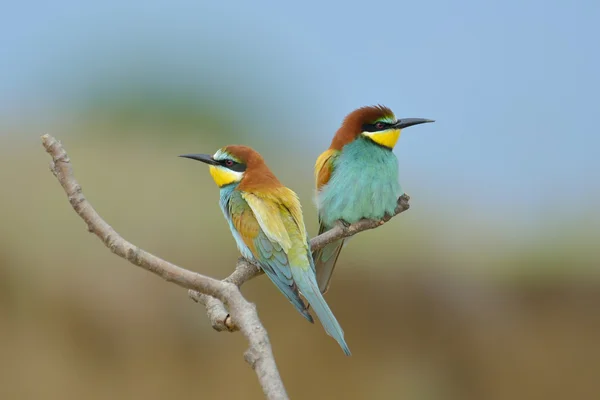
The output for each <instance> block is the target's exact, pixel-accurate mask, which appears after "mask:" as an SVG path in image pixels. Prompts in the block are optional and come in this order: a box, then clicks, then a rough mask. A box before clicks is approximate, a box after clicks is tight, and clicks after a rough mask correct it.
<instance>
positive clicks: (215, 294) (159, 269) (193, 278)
mask: <svg viewBox="0 0 600 400" xmlns="http://www.w3.org/2000/svg"><path fill="white" fill-rule="evenodd" d="M42 144H43V145H44V148H45V149H46V151H47V152H48V154H50V156H51V157H52V163H51V164H50V170H51V171H52V173H53V174H54V175H55V176H56V178H57V179H58V181H59V182H60V184H61V186H62V187H63V189H64V191H65V192H66V194H67V196H68V199H69V202H70V203H71V206H73V209H74V210H75V212H76V213H77V214H78V215H79V216H80V217H81V218H82V219H83V220H84V221H85V223H86V224H87V226H88V230H89V231H90V232H92V233H94V234H95V235H96V236H98V238H100V240H102V242H103V243H104V244H105V245H106V247H108V248H109V249H110V250H111V251H112V252H113V253H115V254H116V255H118V256H120V257H123V258H125V259H126V260H128V261H129V262H131V263H132V264H134V265H137V266H139V267H141V268H143V269H145V270H147V271H150V272H152V273H154V274H156V275H158V276H160V277H161V278H163V279H165V280H166V281H168V282H173V283H175V284H177V285H179V286H181V287H184V288H187V289H190V290H194V291H197V292H199V293H203V294H205V295H209V296H211V298H212V299H214V300H215V301H218V302H219V303H220V304H221V306H222V305H223V304H225V305H226V306H227V308H228V309H229V312H230V313H231V318H232V319H233V321H235V325H236V326H237V327H239V329H240V330H241V332H242V334H243V335H244V336H245V337H246V339H247V340H248V344H249V348H248V350H247V351H246V353H245V355H244V358H245V359H246V361H247V362H248V363H249V364H250V365H251V366H252V368H253V369H254V371H255V372H256V375H257V376H258V380H259V382H260V385H261V387H262V389H263V392H264V393H265V396H266V397H267V398H268V399H287V398H288V396H287V393H286V391H285V387H284V386H283V382H282V381H281V377H280V375H279V371H278V370H277V365H276V363H275V358H274V357H273V351H272V349H271V343H270V341H269V336H268V334H267V331H266V330H265V328H264V327H263V325H262V323H261V322H260V319H259V318H258V313H257V311H256V306H255V305H254V304H252V303H250V302H248V301H247V300H246V299H245V298H244V297H243V296H242V294H241V292H240V290H239V285H241V283H243V281H244V279H246V275H245V274H244V273H243V272H242V271H240V272H239V273H237V274H236V272H237V269H236V272H234V274H232V275H231V277H230V278H231V281H219V280H217V279H213V278H210V277H208V276H204V275H201V274H198V273H195V272H192V271H188V270H186V269H183V268H181V267H178V266H176V265H174V264H171V263H170V262H168V261H165V260H162V259H160V258H158V257H156V256H154V255H152V254H150V253H148V252H146V251H144V250H142V249H140V248H139V247H137V246H135V245H133V244H132V243H130V242H128V241H126V240H125V239H123V238H122V237H121V236H120V235H119V234H118V233H117V232H116V231H115V230H114V229H113V228H112V227H111V226H110V225H108V223H106V222H105V221H104V220H103V219H102V218H101V217H100V215H99V214H98V213H97V212H96V210H94V208H93V207H92V205H91V204H90V203H89V202H88V201H87V200H86V198H85V197H84V195H83V192H82V190H81V186H80V185H79V183H77V181H76V180H75V177H74V176H73V170H72V168H71V163H70V159H69V156H68V155H67V152H66V151H65V150H64V148H63V147H62V145H61V144H60V142H58V141H57V140H56V139H55V138H53V137H52V136H50V135H44V136H42ZM240 264H243V263H238V267H239V266H240ZM246 264H248V263H246ZM209 316H210V312H209ZM211 322H212V317H211ZM213 325H214V323H213Z"/></svg>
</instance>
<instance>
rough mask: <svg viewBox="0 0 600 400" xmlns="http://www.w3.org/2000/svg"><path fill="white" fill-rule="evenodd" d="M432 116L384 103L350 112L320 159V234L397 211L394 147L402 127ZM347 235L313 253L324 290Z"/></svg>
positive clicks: (398, 190) (317, 167)
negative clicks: (404, 113)
mask: <svg viewBox="0 0 600 400" xmlns="http://www.w3.org/2000/svg"><path fill="white" fill-rule="evenodd" d="M426 122H434V121H432V120H429V119H422V118H404V119H396V117H395V116H394V113H393V112H392V110H390V109H389V108H387V107H384V106H370V107H362V108H359V109H357V110H354V111H353V112H351V113H350V114H349V115H348V116H346V118H345V119H344V122H343V123H342V126H341V127H340V128H339V129H338V131H337V132H336V134H335V136H334V137H333V140H332V141H331V146H329V149H327V150H326V151H325V152H324V153H323V154H321V155H320V156H319V158H318V159H317V162H316V164H315V179H316V184H317V196H316V202H317V208H318V211H319V222H320V228H319V234H321V233H323V232H326V231H328V230H329V229H331V228H333V226H334V224H335V223H336V221H338V220H339V221H342V222H343V223H346V224H352V223H354V222H357V221H359V220H360V219H363V218H369V219H375V220H379V219H382V218H383V217H384V216H385V215H386V214H389V215H392V214H393V212H394V210H395V209H396V205H397V201H398V197H399V196H401V195H402V194H403V192H402V188H401V187H400V183H399V182H398V160H397V159H396V156H395V155H394V153H393V152H392V149H393V148H394V146H395V145H396V142H397V141H398V138H399V137H400V130H401V129H402V128H407V127H409V126H413V125H417V124H423V123H426ZM345 240H347V239H345ZM345 240H344V239H342V240H338V241H336V242H333V243H330V244H329V245H327V246H325V247H324V248H322V249H320V250H317V251H315V252H314V253H313V258H314V262H315V266H316V269H317V282H318V283H319V288H320V290H321V292H322V293H325V292H326V291H327V290H328V289H329V285H330V281H331V276H332V274H333V269H334V267H335V264H336V261H337V259H338V257H339V255H340V251H341V250H342V246H343V245H344V243H345Z"/></svg>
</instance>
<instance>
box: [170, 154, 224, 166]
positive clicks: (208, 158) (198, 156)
mask: <svg viewBox="0 0 600 400" xmlns="http://www.w3.org/2000/svg"><path fill="white" fill-rule="evenodd" d="M179 157H184V158H191V159H192V160H198V161H202V162H203V163H205V164H209V165H217V164H218V163H217V162H216V161H215V160H213V158H212V156H211V155H210V154H182V155H180V156H179Z"/></svg>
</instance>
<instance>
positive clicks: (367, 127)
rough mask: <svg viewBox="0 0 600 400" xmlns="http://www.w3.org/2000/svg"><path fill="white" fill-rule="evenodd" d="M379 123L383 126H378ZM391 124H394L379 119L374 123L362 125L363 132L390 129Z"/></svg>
mask: <svg viewBox="0 0 600 400" xmlns="http://www.w3.org/2000/svg"><path fill="white" fill-rule="evenodd" d="M378 124H382V125H383V127H381V128H378V127H377V125H378ZM391 126H392V124H390V123H387V122H382V121H377V122H375V123H374V124H364V125H363V126H362V130H363V132H378V131H384V130H386V129H389V128H390V127H391Z"/></svg>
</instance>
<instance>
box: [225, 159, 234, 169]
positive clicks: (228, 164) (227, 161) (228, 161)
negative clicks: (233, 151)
mask: <svg viewBox="0 0 600 400" xmlns="http://www.w3.org/2000/svg"><path fill="white" fill-rule="evenodd" d="M225 165H226V166H227V167H233V161H231V160H225Z"/></svg>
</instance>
